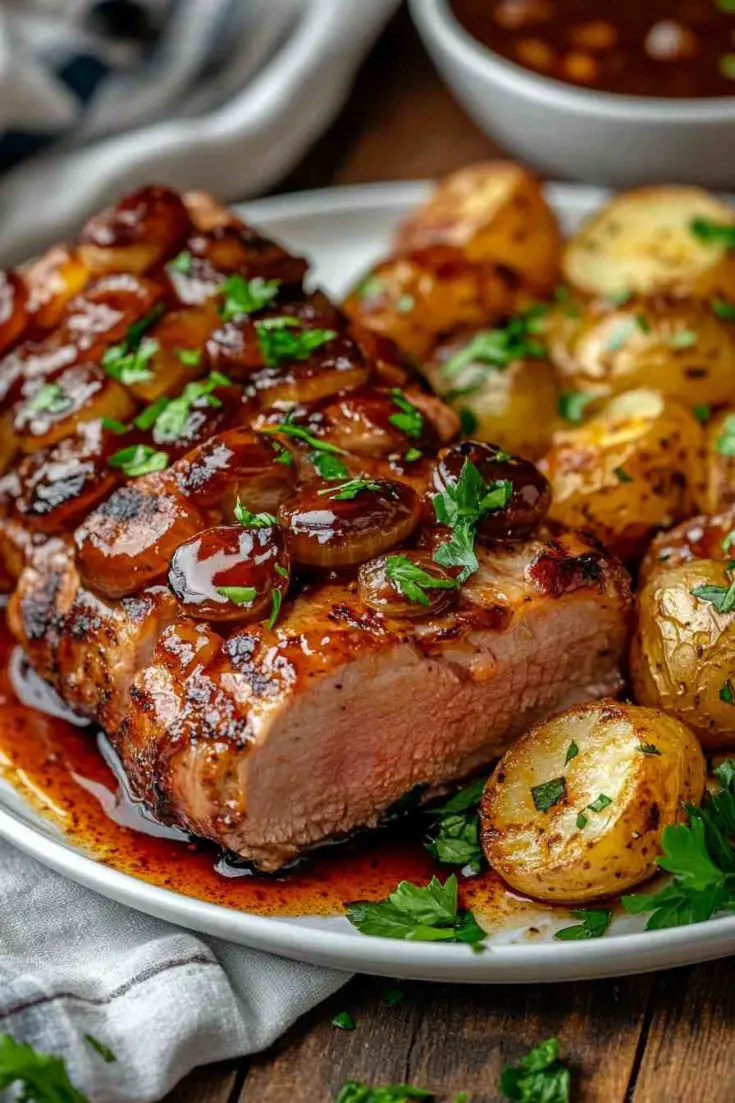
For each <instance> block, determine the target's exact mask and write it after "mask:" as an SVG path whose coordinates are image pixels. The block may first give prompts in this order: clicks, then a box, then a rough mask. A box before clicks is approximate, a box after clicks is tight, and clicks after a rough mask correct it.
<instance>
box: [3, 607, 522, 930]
mask: <svg viewBox="0 0 735 1103" xmlns="http://www.w3.org/2000/svg"><path fill="white" fill-rule="evenodd" d="M11 673H12V677H11ZM14 687H16V688H17V689H18V690H19V691H20V692H21V693H22V696H23V698H24V700H26V701H28V700H29V694H32V695H33V704H38V705H39V706H40V707H39V708H34V707H30V705H29V704H24V703H23V702H22V701H21V700H20V699H19V697H18V694H17V692H16V688H14ZM44 693H45V689H44V687H43V685H42V683H40V682H39V681H38V679H36V678H35V677H34V676H33V675H29V674H28V673H27V669H26V673H25V674H24V660H23V659H22V657H21V655H20V652H19V650H18V649H17V648H14V643H13V640H12V639H11V637H10V635H9V633H8V631H7V629H6V627H5V622H4V618H2V616H1V614H0V775H2V779H3V783H5V784H7V783H9V784H11V785H12V786H13V788H15V789H16V790H17V791H18V792H19V793H20V794H21V795H22V796H23V797H24V799H25V800H26V801H27V802H28V803H29V804H31V805H32V806H33V807H34V808H35V809H36V810H37V811H39V812H40V813H42V815H43V816H44V817H45V818H47V819H50V820H51V821H53V823H55V824H56V825H58V826H59V827H60V828H61V829H62V831H63V832H64V834H65V835H66V837H67V838H68V839H69V840H71V841H72V842H73V843H74V844H75V845H77V846H79V847H80V848H81V849H83V850H84V851H86V852H87V853H88V854H89V855H90V857H92V858H94V859H95V860H97V861H99V862H104V863H105V864H106V865H108V866H111V867H112V868H113V869H116V870H119V871H120V872H122V873H127V874H130V875H131V876H133V877H137V878H139V879H141V880H143V881H147V882H148V883H150V884H152V885H158V886H160V887H161V888H166V889H171V890H172V891H174V892H179V893H182V894H183V895H184V896H192V897H195V898H196V899H198V900H204V901H207V902H208V903H211V904H219V905H223V906H225V907H229V908H235V909H239V910H240V911H246V912H252V913H254V914H258V915H271V916H276V915H279V916H284V915H289V916H295V915H338V914H340V913H342V912H343V911H344V905H345V903H348V902H349V901H351V900H380V899H383V898H384V897H385V896H387V895H388V893H390V892H392V891H393V889H394V888H395V887H396V885H397V883H398V882H399V881H401V880H408V881H414V882H416V883H418V884H425V883H426V882H427V881H428V879H429V878H430V877H431V876H432V874H434V873H437V874H438V875H439V876H440V877H441V879H442V880H444V879H445V878H446V877H447V876H448V875H449V874H450V873H451V872H457V873H458V872H459V871H458V870H457V869H456V867H452V866H446V865H444V866H441V865H438V864H437V863H435V862H434V860H433V859H432V858H431V856H430V855H429V854H428V852H427V851H426V850H425V849H424V847H423V846H422V830H423V829H424V828H425V824H424V823H423V822H422V821H423V820H425V818H426V817H424V816H420V817H416V819H414V820H410V819H408V820H403V821H401V822H400V823H398V824H397V825H396V826H395V827H394V828H393V829H391V830H390V831H388V830H385V831H373V832H370V833H366V834H365V835H364V836H362V837H361V838H360V839H358V840H356V841H354V842H351V843H344V844H341V845H334V846H326V847H323V848H322V849H321V850H318V851H315V852H314V853H313V854H312V855H311V856H309V857H308V858H307V859H304V861H302V862H301V863H300V864H299V865H298V866H296V867H295V868H293V869H291V870H289V871H286V872H284V873H283V874H281V875H279V876H262V875H257V874H255V873H253V872H252V871H251V870H249V869H248V868H245V867H242V866H238V865H236V864H233V863H231V862H229V861H228V860H227V859H225V858H224V857H223V856H222V855H221V853H220V852H219V851H218V850H217V849H216V848H215V847H214V846H211V845H209V844H207V843H205V842H202V841H195V840H192V839H191V838H189V837H188V836H187V835H185V834H183V832H178V831H175V830H173V829H170V828H166V827H162V826H161V825H160V824H157V823H156V822H155V821H153V820H151V819H150V818H148V817H147V816H146V814H145V811H144V810H143V809H142V808H141V806H140V805H138V804H136V803H135V802H134V801H133V800H132V799H131V798H130V797H129V795H127V794H126V792H125V789H124V786H123V785H122V784H121V782H120V778H119V777H118V775H117V773H116V772H115V771H114V770H113V768H112V767H111V765H109V764H108V763H109V762H113V761H114V759H113V756H112V753H111V751H110V748H109V746H108V745H107V743H106V741H105V739H104V736H103V735H101V734H100V733H98V732H96V731H95V730H94V729H93V728H91V727H79V726H77V725H74V724H72V723H70V722H68V721H66V720H63V719H59V718H57V717H55V716H52V715H50V714H49V713H48V712H46V711H43V705H44ZM462 880H463V879H462V877H460V882H462ZM462 898H463V903H464V904H465V906H467V907H472V908H473V909H475V910H476V911H477V912H478V913H479V914H480V915H481V916H482V918H483V921H484V922H485V923H486V924H487V923H488V922H493V920H494V919H495V920H497V921H498V922H502V923H506V922H507V921H508V920H509V919H510V918H512V917H513V916H516V915H517V917H518V919H517V921H518V922H522V918H521V916H522V913H523V911H524V909H527V907H528V904H527V903H526V902H525V901H522V900H520V899H519V898H517V897H515V896H514V895H513V894H512V893H510V892H509V891H507V890H506V889H505V888H504V887H503V886H502V884H501V882H500V881H499V880H498V878H497V877H496V876H495V875H494V874H492V873H486V874H483V875H481V876H478V877H473V878H471V879H469V880H467V881H465V882H464V885H463V888H462ZM535 910H536V911H538V907H537V906H535Z"/></svg>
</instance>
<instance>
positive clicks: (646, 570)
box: [638, 507, 735, 588]
mask: <svg viewBox="0 0 735 1103" xmlns="http://www.w3.org/2000/svg"><path fill="white" fill-rule="evenodd" d="M734 544H735V507H731V508H730V509H726V510H724V511H723V512H722V513H717V514H714V515H712V514H700V515H699V516H698V517H690V518H689V519H688V520H687V521H683V522H682V523H681V524H680V525H676V526H675V528H673V529H668V530H667V531H666V532H661V533H659V534H658V536H657V537H655V539H654V540H652V541H651V545H650V547H649V549H648V551H647V552H646V554H645V556H644V558H643V560H642V561H641V564H640V566H639V568H638V583H639V587H640V588H642V587H643V586H645V584H646V583H647V582H649V581H650V580H651V579H652V578H653V576H654V575H655V574H661V572H662V571H668V570H670V569H671V568H672V567H678V566H679V565H680V564H681V563H689V562H690V561H691V560H692V559H720V560H724V559H728V560H729V559H732V557H733V554H734V553H735V548H734V547H733V545H734Z"/></svg>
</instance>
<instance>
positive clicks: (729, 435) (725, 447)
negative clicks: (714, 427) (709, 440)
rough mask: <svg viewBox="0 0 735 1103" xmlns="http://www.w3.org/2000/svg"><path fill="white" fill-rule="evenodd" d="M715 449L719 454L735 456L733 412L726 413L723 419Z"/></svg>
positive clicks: (734, 416)
mask: <svg viewBox="0 0 735 1103" xmlns="http://www.w3.org/2000/svg"><path fill="white" fill-rule="evenodd" d="M715 449H716V450H717V451H718V452H719V453H720V455H721V456H735V414H728V415H727V417H726V418H725V420H724V421H723V423H722V429H721V431H720V435H719V437H718V438H717V442H716V444H715Z"/></svg>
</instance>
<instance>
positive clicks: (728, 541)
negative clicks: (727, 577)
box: [720, 529, 735, 555]
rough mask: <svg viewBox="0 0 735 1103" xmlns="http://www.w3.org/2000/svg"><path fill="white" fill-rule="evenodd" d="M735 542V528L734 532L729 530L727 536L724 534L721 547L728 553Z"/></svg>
mask: <svg viewBox="0 0 735 1103" xmlns="http://www.w3.org/2000/svg"><path fill="white" fill-rule="evenodd" d="M733 543H735V529H734V530H733V531H732V532H728V534H727V536H724V537H723V538H722V541H721V543H720V547H721V548H722V550H723V551H724V552H725V554H726V555H727V553H728V552H730V551H732V546H733Z"/></svg>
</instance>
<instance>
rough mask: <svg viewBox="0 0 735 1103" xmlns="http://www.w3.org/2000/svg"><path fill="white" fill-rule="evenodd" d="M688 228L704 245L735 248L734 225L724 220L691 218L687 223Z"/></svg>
mask: <svg viewBox="0 0 735 1103" xmlns="http://www.w3.org/2000/svg"><path fill="white" fill-rule="evenodd" d="M689 229H690V230H691V231H692V233H693V234H694V236H695V237H696V238H697V239H698V240H699V241H701V242H703V243H704V244H706V245H724V246H725V248H726V249H735V226H731V225H729V224H728V223H726V222H713V221H712V219H710V218H693V219H692V220H691V222H690V223H689Z"/></svg>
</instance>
